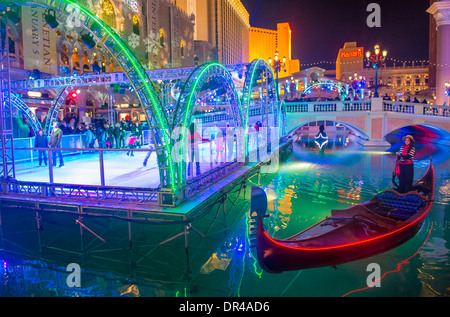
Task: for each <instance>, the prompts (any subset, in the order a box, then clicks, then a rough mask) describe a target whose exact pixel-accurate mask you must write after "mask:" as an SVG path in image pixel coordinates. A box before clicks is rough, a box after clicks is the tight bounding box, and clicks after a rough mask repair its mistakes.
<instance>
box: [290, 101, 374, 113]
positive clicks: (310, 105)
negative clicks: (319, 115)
mask: <svg viewBox="0 0 450 317" xmlns="http://www.w3.org/2000/svg"><path fill="white" fill-rule="evenodd" d="M285 106H286V112H288V113H289V112H291V113H292V112H341V111H344V112H345V111H370V110H371V109H372V104H371V102H370V100H362V101H309V102H286V103H285Z"/></svg>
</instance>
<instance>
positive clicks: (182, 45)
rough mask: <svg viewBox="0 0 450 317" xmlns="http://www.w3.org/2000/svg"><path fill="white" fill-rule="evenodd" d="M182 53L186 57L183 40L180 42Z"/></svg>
mask: <svg viewBox="0 0 450 317" xmlns="http://www.w3.org/2000/svg"><path fill="white" fill-rule="evenodd" d="M180 54H181V57H184V43H183V41H181V43H180Z"/></svg>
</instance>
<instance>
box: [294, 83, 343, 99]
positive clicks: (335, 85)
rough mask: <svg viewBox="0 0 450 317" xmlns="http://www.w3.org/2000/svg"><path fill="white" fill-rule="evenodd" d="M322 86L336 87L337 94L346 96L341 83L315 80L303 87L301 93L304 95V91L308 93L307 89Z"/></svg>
mask: <svg viewBox="0 0 450 317" xmlns="http://www.w3.org/2000/svg"><path fill="white" fill-rule="evenodd" d="M322 86H331V87H333V88H336V89H337V92H338V93H339V95H341V97H345V96H347V90H346V88H345V87H342V86H341V85H339V84H336V83H334V82H316V83H312V84H310V85H309V86H307V87H305V89H304V90H303V92H302V95H306V93H308V91H311V89H313V88H315V87H322ZM342 99H343V98H342Z"/></svg>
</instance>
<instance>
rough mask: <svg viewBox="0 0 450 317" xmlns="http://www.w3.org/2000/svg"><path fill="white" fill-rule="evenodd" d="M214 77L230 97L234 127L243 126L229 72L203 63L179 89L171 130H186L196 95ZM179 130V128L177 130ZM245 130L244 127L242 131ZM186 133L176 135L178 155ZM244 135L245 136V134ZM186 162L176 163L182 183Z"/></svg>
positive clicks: (239, 107)
mask: <svg viewBox="0 0 450 317" xmlns="http://www.w3.org/2000/svg"><path fill="white" fill-rule="evenodd" d="M210 79H215V80H217V81H218V82H219V83H220V86H221V88H225V89H226V90H227V92H228V93H227V95H228V96H229V97H231V100H230V109H231V115H232V117H233V121H234V126H235V128H243V127H244V124H245V118H244V115H243V111H242V104H241V100H240V98H239V95H238V92H237V89H236V86H235V84H234V81H233V78H232V76H231V74H230V72H229V71H228V70H227V69H226V68H225V67H224V66H223V65H221V64H219V63H209V64H204V65H201V66H199V67H197V68H196V69H194V70H193V71H192V73H191V74H190V75H189V77H188V79H187V80H186V81H185V83H184V86H183V88H182V90H181V93H180V96H179V98H178V101H177V105H176V108H175V110H174V114H173V122H172V131H177V130H178V129H181V131H186V129H189V126H190V124H191V122H192V114H193V112H194V105H195V102H196V101H197V97H198V95H199V93H200V92H201V88H202V86H203V85H204V84H205V83H206V82H207V80H210ZM178 131H180V130H178ZM245 131H246V130H245V129H244V133H245V134H246V132H245ZM186 134H187V133H181V134H180V135H179V136H178V137H179V139H178V144H180V147H179V150H180V151H179V153H178V152H177V153H176V154H177V155H179V157H183V155H184V144H185V142H186V140H185V137H186ZM245 137H246V136H245ZM185 165H186V162H185V160H181V162H179V163H178V164H177V166H178V174H177V175H178V182H179V184H183V183H185V182H186V175H185V174H186V168H185Z"/></svg>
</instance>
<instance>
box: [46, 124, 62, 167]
mask: <svg viewBox="0 0 450 317" xmlns="http://www.w3.org/2000/svg"><path fill="white" fill-rule="evenodd" d="M62 135H63V133H62V131H61V129H60V128H59V127H58V122H57V121H54V122H53V130H52V133H51V134H50V141H49V147H50V148H54V149H58V148H61V141H62ZM56 156H58V157H59V167H64V160H63V156H62V152H61V150H55V151H53V153H52V157H53V160H52V161H53V166H56Z"/></svg>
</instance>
